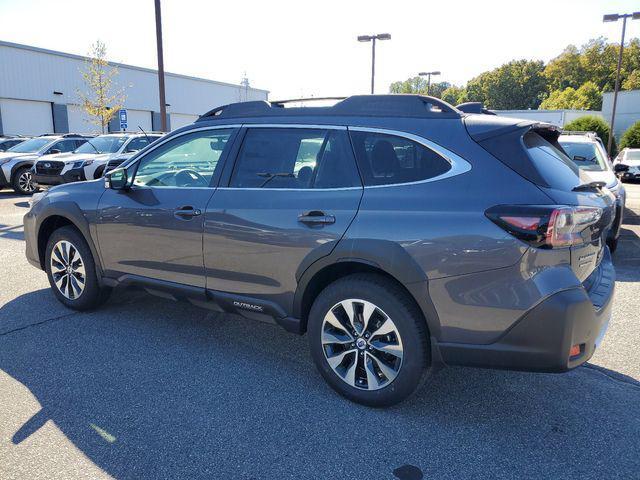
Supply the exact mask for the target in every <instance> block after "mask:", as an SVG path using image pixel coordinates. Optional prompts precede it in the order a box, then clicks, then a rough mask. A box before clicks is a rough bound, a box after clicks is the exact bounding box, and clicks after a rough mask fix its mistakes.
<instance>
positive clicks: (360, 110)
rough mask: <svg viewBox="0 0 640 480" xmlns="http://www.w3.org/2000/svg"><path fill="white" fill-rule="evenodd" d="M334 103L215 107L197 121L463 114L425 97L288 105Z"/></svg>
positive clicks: (372, 97) (392, 96)
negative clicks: (323, 104)
mask: <svg viewBox="0 0 640 480" xmlns="http://www.w3.org/2000/svg"><path fill="white" fill-rule="evenodd" d="M329 99H330V100H335V99H336V98H334V97H323V98H313V99H293V100H280V101H279V102H271V103H270V102H267V101H265V100H259V101H251V102H241V103H231V104H229V105H223V106H221V107H216V108H214V109H213V110H210V111H208V112H207V113H205V114H203V115H202V116H200V118H198V120H196V122H202V121H207V120H213V119H215V118H242V117H263V116H283V117H284V116H309V115H313V116H316V115H323V116H354V117H356V116H360V117H362V116H364V117H387V116H396V117H415V118H460V116H461V112H460V111H459V110H457V109H456V108H455V107H454V106H452V105H450V104H448V103H447V102H445V101H443V100H440V99H439V98H435V97H427V96H424V95H396V94H389V95H354V96H351V97H347V98H345V99H343V100H341V101H339V102H338V103H336V104H335V105H333V106H330V107H291V108H284V104H285V103H293V102H300V101H306V100H329Z"/></svg>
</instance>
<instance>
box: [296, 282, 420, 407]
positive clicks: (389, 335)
mask: <svg viewBox="0 0 640 480" xmlns="http://www.w3.org/2000/svg"><path fill="white" fill-rule="evenodd" d="M308 333H309V342H310V346H311V354H312V356H313V359H314V362H315V364H316V366H317V367H318V370H319V371H320V373H321V374H322V376H323V377H324V379H325V380H326V381H327V382H328V383H329V385H331V387H333V388H334V389H335V390H336V391H337V392H339V393H340V394H342V395H344V396H345V397H347V398H349V399H350V400H353V401H355V402H358V403H362V404H365V405H369V406H376V407H379V406H387V405H393V404H395V403H398V402H401V401H402V400H404V399H406V398H407V397H408V396H410V395H411V394H412V393H413V392H414V391H415V390H416V388H417V387H418V385H419V384H420V382H421V380H422V378H423V375H424V374H425V373H426V367H427V366H428V364H429V344H428V336H427V329H426V325H425V322H424V319H423V318H422V315H421V314H420V312H419V311H418V309H417V307H416V305H415V303H414V302H413V301H412V299H411V298H410V297H409V296H408V294H407V293H406V292H405V291H404V290H403V289H402V288H400V287H399V286H398V285H397V284H395V283H394V282H392V281H390V280H388V279H386V278H385V277H383V276H381V275H374V274H356V275H351V276H349V277H345V278H343V279H340V280H338V281H336V282H334V283H332V284H331V285H329V286H328V287H327V288H325V289H324V290H323V291H322V292H321V293H320V294H319V295H318V297H317V298H316V300H315V302H314V304H313V306H312V308H311V312H310V314H309V328H308Z"/></svg>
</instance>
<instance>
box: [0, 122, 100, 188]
mask: <svg viewBox="0 0 640 480" xmlns="http://www.w3.org/2000/svg"><path fill="white" fill-rule="evenodd" d="M88 138H89V137H88V136H86V135H78V134H75V133H65V134H59V133H52V134H45V135H40V136H39V137H34V138H31V139H29V140H25V141H24V142H21V143H19V144H18V145H15V146H13V147H11V148H10V149H8V150H7V151H6V152H0V189H2V188H5V187H11V188H13V189H14V190H15V192H16V193H19V194H21V195H31V194H32V193H34V192H35V191H36V190H37V187H36V185H34V183H33V177H32V174H31V167H33V164H34V163H35V162H36V161H37V160H38V159H39V158H40V157H42V156H43V155H49V154H53V153H65V152H71V151H73V150H75V149H76V148H78V147H79V146H80V145H82V144H83V143H85V142H86V141H87V139H88Z"/></svg>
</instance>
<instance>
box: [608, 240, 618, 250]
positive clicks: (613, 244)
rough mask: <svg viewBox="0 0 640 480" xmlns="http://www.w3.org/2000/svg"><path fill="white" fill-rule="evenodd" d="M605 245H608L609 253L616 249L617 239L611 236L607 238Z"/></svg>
mask: <svg viewBox="0 0 640 480" xmlns="http://www.w3.org/2000/svg"><path fill="white" fill-rule="evenodd" d="M607 245H608V246H609V250H610V251H611V253H615V251H616V250H617V249H618V239H617V238H611V239H609V240H607Z"/></svg>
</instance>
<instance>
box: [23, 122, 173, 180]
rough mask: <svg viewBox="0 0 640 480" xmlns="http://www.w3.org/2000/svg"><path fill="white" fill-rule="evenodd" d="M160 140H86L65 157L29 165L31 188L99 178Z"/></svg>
mask: <svg viewBox="0 0 640 480" xmlns="http://www.w3.org/2000/svg"><path fill="white" fill-rule="evenodd" d="M160 137H161V135H160V134H157V133H150V134H145V133H111V134H106V135H100V136H98V137H95V138H91V139H88V140H87V141H86V142H85V143H83V144H82V145H81V146H80V147H78V148H77V149H75V150H73V151H72V152H69V153H52V154H49V155H44V156H42V157H41V158H40V159H39V160H38V161H37V162H35V164H34V165H33V169H32V172H31V173H32V176H33V183H34V186H36V187H48V186H52V185H60V184H62V183H69V182H79V181H83V180H94V179H96V178H100V177H101V176H102V175H103V174H104V173H105V172H106V171H109V170H112V169H114V168H116V167H118V166H120V164H122V163H123V162H124V161H126V160H128V159H129V158H130V157H131V155H133V154H134V153H135V152H137V151H138V150H141V149H142V148H144V147H146V146H147V145H149V144H150V143H152V142H153V141H154V140H157V139H158V138H160Z"/></svg>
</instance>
